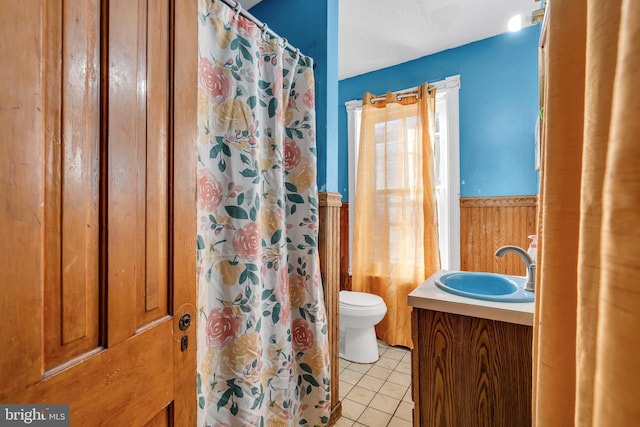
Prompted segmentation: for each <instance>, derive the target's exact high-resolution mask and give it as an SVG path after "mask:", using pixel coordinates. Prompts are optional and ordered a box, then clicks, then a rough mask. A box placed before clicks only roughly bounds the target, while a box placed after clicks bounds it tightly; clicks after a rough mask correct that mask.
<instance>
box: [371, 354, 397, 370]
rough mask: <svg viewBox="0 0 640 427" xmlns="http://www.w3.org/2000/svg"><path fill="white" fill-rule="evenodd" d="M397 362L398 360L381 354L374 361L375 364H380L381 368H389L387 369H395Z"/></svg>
mask: <svg viewBox="0 0 640 427" xmlns="http://www.w3.org/2000/svg"><path fill="white" fill-rule="evenodd" d="M398 362H399V361H398V360H394V359H389V358H388V357H386V356H382V357H381V358H380V359H378V361H377V362H376V366H381V367H383V368H389V369H395V368H396V366H398Z"/></svg>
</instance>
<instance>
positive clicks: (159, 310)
mask: <svg viewBox="0 0 640 427" xmlns="http://www.w3.org/2000/svg"><path fill="white" fill-rule="evenodd" d="M196 16H197V15H196V2H195V0H188V1H179V2H175V3H174V1H172V0H154V1H146V0H136V1H132V0H109V1H108V2H107V1H100V0H65V1H50V0H40V1H35V0H34V1H28V2H25V1H23V0H3V2H2V8H0V57H2V58H3V63H2V65H1V66H0V67H1V68H0V74H1V77H0V93H2V96H1V97H0V129H2V131H1V132H2V136H1V137H0V138H2V141H1V142H0V195H1V196H0V197H1V202H0V230H2V235H3V238H2V239H1V240H0V251H1V253H0V286H1V287H2V292H1V293H0V333H1V334H0V341H1V342H2V348H3V351H2V353H1V354H0V379H1V380H0V402H3V403H24V404H34V403H68V404H70V411H71V417H70V418H71V425H77V426H85V425H117V426H123V425H130V426H137V425H147V424H148V425H174V424H175V425H194V424H195V409H196V407H195V404H196V403H195V402H196V384H195V374H194V372H195V350H196V348H195V325H191V326H190V327H189V328H187V329H186V330H185V331H183V330H181V329H180V327H179V326H180V325H179V321H180V318H181V317H182V316H183V315H185V314H187V315H190V316H191V319H195V312H194V310H195V309H194V306H195V250H194V248H195V244H194V242H195V231H196V230H195V215H196V211H195V166H196V165H195V157H196V156H195V127H196V126H195V121H196V112H195V108H196V82H197V81H196V67H197V63H196V61H197V54H196V49H197V45H196V43H197V38H196V37H197V34H196V25H195V22H194V21H195V19H196ZM182 326H184V325H182ZM184 336H186V337H187V338H183V337H184Z"/></svg>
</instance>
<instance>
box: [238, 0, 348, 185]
mask: <svg viewBox="0 0 640 427" xmlns="http://www.w3.org/2000/svg"><path fill="white" fill-rule="evenodd" d="M249 12H250V13H251V14H252V15H253V16H255V17H256V18H258V19H260V20H261V21H263V22H266V23H267V25H268V26H269V28H271V29H272V30H274V31H275V32H276V33H278V35H279V36H281V37H285V38H286V39H287V40H288V41H289V42H290V43H291V44H292V45H293V46H295V47H297V48H298V49H300V51H301V52H302V53H303V54H305V55H308V56H310V57H312V58H313V60H314V61H315V64H316V68H315V72H314V74H315V83H316V139H317V147H318V187H320V188H322V189H326V190H327V191H338V162H337V158H336V156H335V154H328V153H337V152H338V108H337V105H338V55H337V52H338V0H322V1H320V0H263V1H262V2H261V3H258V4H257V5H256V6H254V7H252V8H251V10H250V11H249Z"/></svg>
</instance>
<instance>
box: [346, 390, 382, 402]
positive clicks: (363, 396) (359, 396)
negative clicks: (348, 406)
mask: <svg viewBox="0 0 640 427" xmlns="http://www.w3.org/2000/svg"><path fill="white" fill-rule="evenodd" d="M375 395H376V392H375V391H373V390H367V389H366V388H363V387H359V386H355V387H353V388H352V389H351V391H350V392H349V394H348V395H347V399H349V400H353V401H354V402H358V403H362V404H363V405H369V402H371V399H373V396H375Z"/></svg>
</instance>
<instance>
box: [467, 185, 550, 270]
mask: <svg viewBox="0 0 640 427" xmlns="http://www.w3.org/2000/svg"><path fill="white" fill-rule="evenodd" d="M536 210H537V197H536V196H520V197H517V196H516V197H474V198H463V199H460V269H461V270H464V271H490V272H494V273H502V274H515V275H519V276H524V275H525V274H526V270H525V266H524V263H523V262H522V259H521V258H520V257H519V256H518V255H516V254H507V255H505V256H504V257H502V258H498V257H496V256H495V255H494V254H495V251H496V249H498V248H499V247H500V246H504V245H516V246H520V247H522V248H524V249H527V248H528V247H529V239H528V238H527V236H528V235H530V234H536Z"/></svg>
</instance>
